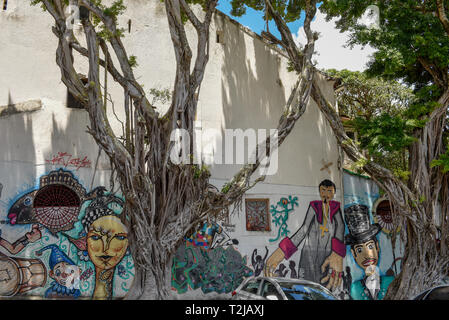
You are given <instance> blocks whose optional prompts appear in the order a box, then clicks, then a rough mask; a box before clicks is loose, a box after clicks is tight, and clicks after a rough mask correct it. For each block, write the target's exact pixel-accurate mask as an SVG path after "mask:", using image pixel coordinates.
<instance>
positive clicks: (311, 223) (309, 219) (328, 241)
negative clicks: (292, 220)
mask: <svg viewBox="0 0 449 320" xmlns="http://www.w3.org/2000/svg"><path fill="white" fill-rule="evenodd" d="M318 189H319V193H320V198H321V200H316V201H311V202H310V204H309V208H308V209H307V213H306V217H305V219H304V222H303V224H302V226H301V227H300V228H299V229H298V231H296V233H295V234H294V235H293V236H292V237H290V238H289V237H286V238H284V239H283V240H282V241H281V242H280V243H279V248H278V249H277V250H275V251H274V252H273V254H272V255H271V256H270V257H269V258H268V260H267V262H266V264H265V274H266V275H268V276H273V275H274V270H276V267H277V266H278V265H279V264H280V263H281V262H282V261H283V260H284V259H286V260H288V259H289V258H290V257H291V256H292V255H293V254H294V253H295V252H296V251H297V250H298V246H299V245H300V244H301V243H302V242H303V241H304V246H303V248H302V251H301V258H300V261H299V268H300V273H302V272H303V274H304V279H306V280H309V281H313V282H317V283H320V282H321V283H322V284H324V285H326V287H327V288H328V289H331V290H335V289H337V288H339V287H340V284H341V283H342V275H343V258H344V257H345V256H346V246H345V244H344V233H345V225H344V221H343V217H342V213H341V210H340V203H339V202H337V201H334V200H332V199H333V198H334V195H335V192H336V187H335V184H334V183H333V182H332V181H330V180H327V179H326V180H323V181H322V182H321V183H320V185H319V186H318Z"/></svg>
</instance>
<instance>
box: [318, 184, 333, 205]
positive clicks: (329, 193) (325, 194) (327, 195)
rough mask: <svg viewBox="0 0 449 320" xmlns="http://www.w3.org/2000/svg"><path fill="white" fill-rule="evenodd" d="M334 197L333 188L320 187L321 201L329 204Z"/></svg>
mask: <svg viewBox="0 0 449 320" xmlns="http://www.w3.org/2000/svg"><path fill="white" fill-rule="evenodd" d="M334 195H335V189H334V187H333V186H330V187H326V186H320V197H321V201H323V202H324V203H329V202H330V201H331V200H332V199H333V198H334Z"/></svg>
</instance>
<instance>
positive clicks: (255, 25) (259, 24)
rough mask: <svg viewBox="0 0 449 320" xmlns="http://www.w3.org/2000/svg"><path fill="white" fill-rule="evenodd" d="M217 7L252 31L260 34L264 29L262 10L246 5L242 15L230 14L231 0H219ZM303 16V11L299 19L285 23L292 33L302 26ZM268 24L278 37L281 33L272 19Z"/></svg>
mask: <svg viewBox="0 0 449 320" xmlns="http://www.w3.org/2000/svg"><path fill="white" fill-rule="evenodd" d="M217 9H218V10H220V11H222V12H223V13H225V14H227V15H228V16H230V17H231V18H232V19H234V20H236V21H238V22H239V23H241V24H242V25H244V26H246V27H248V28H250V29H251V30H252V31H254V32H255V33H257V34H260V32H261V31H264V30H265V21H264V20H263V12H261V11H256V10H254V9H251V8H248V7H247V8H246V14H245V15H243V16H242V17H234V16H231V14H230V12H231V9H232V6H231V0H220V1H219V2H218V6H217ZM304 16H305V15H304V13H303V14H302V15H301V19H299V20H298V21H295V22H291V23H288V24H287V25H288V27H289V28H290V30H291V31H292V33H293V34H296V33H297V32H298V30H299V28H300V27H302V26H303V24H304ZM268 26H269V28H270V32H271V33H272V34H273V35H275V36H276V37H278V38H279V39H280V38H281V35H280V33H279V31H278V30H277V28H276V24H275V23H274V21H270V22H269V23H268Z"/></svg>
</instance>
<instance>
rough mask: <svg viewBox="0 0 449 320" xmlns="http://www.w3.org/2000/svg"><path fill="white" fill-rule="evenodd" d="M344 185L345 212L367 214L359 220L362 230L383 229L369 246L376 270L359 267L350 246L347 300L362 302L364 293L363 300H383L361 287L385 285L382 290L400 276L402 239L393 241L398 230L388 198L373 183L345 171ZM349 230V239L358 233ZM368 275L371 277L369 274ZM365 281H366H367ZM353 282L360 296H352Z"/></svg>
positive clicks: (345, 289) (347, 262)
mask: <svg viewBox="0 0 449 320" xmlns="http://www.w3.org/2000/svg"><path fill="white" fill-rule="evenodd" d="M343 185H344V199H345V212H346V211H350V210H353V211H361V212H363V213H364V214H365V216H363V219H360V221H363V228H365V229H368V228H369V227H368V225H375V226H377V227H376V228H380V231H379V232H377V233H376V235H375V236H374V237H373V239H372V241H373V242H371V243H370V246H371V247H373V248H372V249H371V250H372V251H370V255H371V256H372V258H373V259H375V260H376V261H377V263H376V265H375V267H374V266H373V267H370V268H369V269H368V270H366V267H364V266H363V265H360V263H359V262H360V261H359V262H358V261H357V259H356V256H357V251H354V253H355V254H356V256H355V255H354V253H353V252H352V250H351V248H352V247H351V246H350V245H349V244H348V247H347V250H348V253H350V254H348V255H347V256H346V259H345V264H346V268H347V269H349V270H350V272H351V279H348V281H347V282H349V280H351V284H350V285H349V284H348V283H347V285H346V286H345V288H344V291H345V296H346V297H348V298H349V299H361V298H362V297H361V295H362V294H360V292H363V299H366V298H369V299H371V298H374V299H381V298H382V297H383V296H382V293H381V292H378V293H377V294H376V292H375V291H373V293H372V294H371V293H370V292H369V290H368V289H366V290H368V291H366V292H365V288H364V286H363V285H362V284H363V283H371V284H374V283H377V282H379V281H380V282H382V285H381V286H380V285H379V286H380V287H382V286H384V285H386V283H388V282H389V281H390V280H392V279H393V278H394V277H395V276H396V275H398V274H399V272H400V269H401V260H402V258H401V256H402V254H403V250H404V246H403V243H402V242H401V240H400V238H399V237H397V238H396V240H394V239H393V236H394V234H395V232H397V231H399V228H395V226H394V223H393V216H392V213H391V208H390V203H389V201H388V198H387V197H385V196H384V197H381V195H380V194H381V190H380V189H379V187H378V186H377V185H376V183H375V182H374V181H372V180H371V179H369V177H366V176H362V175H359V174H355V173H353V172H351V171H349V170H346V169H345V170H344V173H343ZM366 212H367V213H366ZM360 214H361V213H360ZM360 214H359V215H360ZM345 220H346V213H345ZM349 227H350V226H349V225H348V223H347V231H346V234H348V235H350V234H351V232H356V231H354V230H355V229H353V230H352V231H351V229H350V228H349ZM372 228H374V227H372ZM373 230H374V229H373ZM357 248H358V249H359V251H360V250H362V249H366V250H368V249H367V248H364V247H363V246H361V247H357ZM354 249H355V248H354ZM357 257H358V259H361V258H360V256H357ZM362 263H363V262H362ZM371 269H374V271H375V272H373V273H372V276H371V278H370V279H371V280H373V282H368V275H370V274H371V272H372V270H371ZM366 271H367V272H368V273H366ZM388 277H390V278H388ZM365 278H367V279H366V280H365ZM376 278H379V281H377V280H375V279H376ZM353 281H355V282H354V284H355V283H358V292H359V293H358V294H357V293H351V287H353V285H352V282H353ZM376 286H377V284H376ZM362 289H363V290H362ZM380 290H381V289H380ZM381 291H382V290H381Z"/></svg>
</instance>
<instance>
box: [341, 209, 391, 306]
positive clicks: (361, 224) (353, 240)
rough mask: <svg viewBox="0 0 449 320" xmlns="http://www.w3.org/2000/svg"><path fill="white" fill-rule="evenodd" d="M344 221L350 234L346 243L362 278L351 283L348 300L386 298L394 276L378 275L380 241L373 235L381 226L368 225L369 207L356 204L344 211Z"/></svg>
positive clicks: (346, 237) (346, 238)
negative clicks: (360, 271)
mask: <svg viewBox="0 0 449 320" xmlns="http://www.w3.org/2000/svg"><path fill="white" fill-rule="evenodd" d="M345 220H346V224H347V226H348V229H349V234H347V235H346V236H345V242H346V244H347V245H349V246H350V247H351V253H352V256H353V257H354V259H355V261H356V263H357V265H358V266H359V267H360V268H362V270H363V272H364V276H363V278H362V279H360V280H357V281H355V282H353V283H352V284H351V291H350V292H351V297H352V299H355V300H381V299H383V297H384V296H385V294H386V292H387V289H388V286H389V285H390V283H391V282H392V281H393V279H394V277H393V276H387V275H383V276H382V275H380V270H379V267H378V262H379V253H380V248H379V241H378V240H377V237H376V235H377V234H378V233H379V232H380V231H381V229H382V227H381V226H380V225H379V224H377V223H375V224H371V223H370V217H369V211H368V207H367V206H365V205H359V204H355V205H352V206H350V207H348V208H345Z"/></svg>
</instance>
